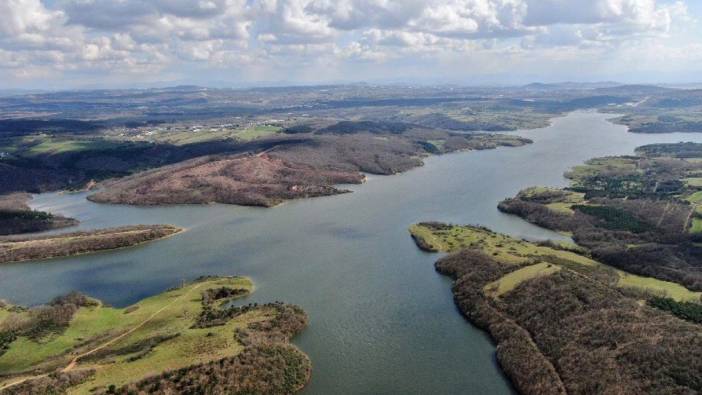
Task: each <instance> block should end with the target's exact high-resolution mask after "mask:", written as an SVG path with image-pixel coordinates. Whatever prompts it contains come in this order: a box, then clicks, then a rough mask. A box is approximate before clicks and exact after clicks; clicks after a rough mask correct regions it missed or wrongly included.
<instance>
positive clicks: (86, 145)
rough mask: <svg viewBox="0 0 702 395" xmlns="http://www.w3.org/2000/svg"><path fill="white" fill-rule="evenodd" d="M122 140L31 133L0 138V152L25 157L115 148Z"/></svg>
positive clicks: (121, 143)
mask: <svg viewBox="0 0 702 395" xmlns="http://www.w3.org/2000/svg"><path fill="white" fill-rule="evenodd" d="M123 144H124V142H120V141H112V140H105V139H100V138H84V137H83V138H81V137H74V136H66V137H56V136H46V135H32V136H24V137H13V138H7V139H0V152H7V153H10V154H15V155H21V156H26V157H32V156H38V155H49V154H63V153H68V152H79V151H89V150H102V149H111V148H117V147H119V146H120V145H123Z"/></svg>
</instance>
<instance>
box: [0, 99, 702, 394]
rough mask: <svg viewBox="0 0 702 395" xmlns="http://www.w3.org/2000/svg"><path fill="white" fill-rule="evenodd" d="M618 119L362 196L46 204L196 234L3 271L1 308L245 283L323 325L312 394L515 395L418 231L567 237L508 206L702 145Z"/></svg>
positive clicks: (314, 350) (309, 340)
mask: <svg viewBox="0 0 702 395" xmlns="http://www.w3.org/2000/svg"><path fill="white" fill-rule="evenodd" d="M607 118H608V116H607V115H603V114H598V113H593V112H575V113H572V114H569V115H568V116H566V117H562V118H557V119H554V120H553V124H552V126H550V127H548V128H544V129H538V130H531V131H519V132H516V133H517V134H519V135H522V136H525V137H529V138H531V139H533V140H534V144H531V145H528V146H525V147H520V148H500V149H497V150H488V151H478V152H464V153H456V154H450V155H444V156H438V157H431V158H428V159H427V160H426V165H425V166H423V167H421V168H417V169H414V170H411V171H409V172H407V173H404V174H400V175H396V176H388V177H384V176H370V177H369V180H368V182H367V183H366V184H364V185H359V186H353V187H352V189H353V190H354V193H350V194H345V195H340V196H333V197H325V198H317V199H308V200H300V201H294V202H289V203H286V204H284V205H281V206H279V207H276V208H272V209H264V208H250V207H237V206H226V205H211V206H175V207H157V208H137V207H129V206H113V205H99V204H94V203H91V202H88V201H87V200H85V194H59V193H52V194H42V195H38V196H36V197H35V199H34V200H33V202H32V205H33V207H34V208H36V209H41V210H47V211H52V212H57V213H61V214H64V215H67V216H71V217H74V218H77V219H79V220H80V221H81V225H80V228H81V229H94V228H101V227H109V226H117V225H127V224H139V223H171V224H175V225H179V226H182V227H186V228H187V229H188V231H187V232H185V233H182V234H179V235H177V236H175V237H172V238H169V239H166V240H162V241H158V242H154V243H151V244H147V245H144V246H139V247H136V248H132V249H125V250H120V251H114V252H108V253H101V254H94V255H86V256H81V257H75V258H69V259H55V260H50V261H44V262H31V263H20V264H10V265H2V266H1V267H0V298H5V299H9V300H11V301H13V302H16V303H20V304H38V303H42V302H46V301H48V300H49V299H51V298H52V297H55V296H57V295H60V294H64V293H66V292H68V291H70V290H79V291H81V292H83V293H86V294H89V295H91V296H95V297H97V298H100V299H102V300H104V301H106V302H107V303H110V304H113V305H117V306H124V305H128V304H130V303H133V302H136V301H138V300H139V299H141V298H143V297H146V296H150V295H153V294H156V293H159V292H162V291H164V290H165V289H167V288H169V287H172V286H174V285H177V284H179V283H180V282H181V281H183V280H190V279H194V278H196V277H198V276H201V275H217V274H224V275H246V276H250V277H251V278H253V280H254V281H255V283H256V287H257V289H256V292H255V294H254V295H252V296H251V297H250V300H251V301H257V302H267V301H274V300H282V301H285V302H289V303H295V304H298V305H300V306H302V307H303V308H304V309H305V311H307V313H308V314H309V316H310V326H309V327H308V328H307V329H306V330H305V331H304V332H303V333H302V334H301V335H300V336H298V337H297V338H295V344H297V345H298V346H299V347H300V348H301V349H302V350H303V351H304V352H305V353H307V354H308V355H309V356H310V358H311V359H312V363H313V373H312V381H311V383H310V384H309V386H308V387H307V388H306V389H305V393H306V394H351V393H353V394H383V393H402V394H412V393H424V394H429V393H431V394H456V393H480V394H488V393H489V394H500V393H510V392H511V391H512V390H511V388H510V386H509V383H508V381H507V380H506V379H505V378H504V376H503V375H502V373H501V372H500V370H499V368H498V366H497V365H496V363H495V360H494V345H493V344H492V343H491V342H490V339H489V338H488V337H487V336H486V335H485V334H484V333H483V332H481V331H479V330H477V329H475V328H473V327H472V326H471V325H470V324H469V323H468V322H466V321H465V320H464V319H463V318H462V317H461V316H460V314H458V311H457V310H456V308H455V306H454V304H453V301H452V297H451V290H450V281H449V280H448V279H447V278H444V277H442V276H440V275H439V274H437V273H436V272H435V271H434V268H433V263H434V261H435V260H436V259H437V258H438V256H437V255H434V254H427V253H423V252H421V251H419V250H418V249H417V248H416V247H415V245H414V243H413V242H412V240H411V238H410V237H409V234H408V232H407V228H408V226H409V225H411V224H413V223H415V222H418V221H425V220H437V221H445V222H452V223H466V224H480V225H485V226H488V227H490V228H492V229H493V230H496V231H499V232H505V233H509V234H511V235H514V236H517V237H523V238H528V239H546V238H559V237H561V236H559V235H557V234H554V233H552V232H549V231H546V230H543V229H540V228H538V227H535V226H532V225H530V224H527V223H525V222H523V221H521V220H520V219H517V218H515V217H511V216H507V215H504V214H501V213H500V212H498V211H497V209H496V205H497V203H498V201H499V200H501V199H503V198H505V197H508V196H512V195H514V194H515V193H516V192H517V191H519V190H520V189H522V188H524V187H527V186H532V185H549V186H563V185H565V183H566V180H565V179H564V178H563V176H562V175H563V172H564V171H566V170H567V169H568V168H570V167H571V166H573V165H577V164H579V163H581V162H583V161H585V160H587V159H589V158H592V157H596V156H604V155H618V154H631V153H633V150H634V148H635V147H637V146H639V145H643V144H649V143H655V142H678V141H697V142H702V133H700V134H664V135H642V134H632V133H627V131H626V128H625V127H622V126H617V125H614V124H612V123H609V122H608V121H607ZM74 229H75V228H73V229H71V230H74Z"/></svg>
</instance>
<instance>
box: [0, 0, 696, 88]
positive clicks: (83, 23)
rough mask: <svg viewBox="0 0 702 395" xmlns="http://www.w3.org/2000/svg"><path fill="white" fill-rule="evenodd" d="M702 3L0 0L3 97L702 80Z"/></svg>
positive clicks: (635, 0)
mask: <svg viewBox="0 0 702 395" xmlns="http://www.w3.org/2000/svg"><path fill="white" fill-rule="evenodd" d="M701 20H702V0H687V1H683V0H0V90H1V89H70V88H88V87H91V88H92V87H105V88H119V87H148V86H156V85H175V84H198V85H203V86H212V87H230V86H251V85H273V84H275V85H280V84H283V85H284V84H325V83H347V82H371V83H417V84H437V83H441V84H443V83H450V84H461V85H515V84H524V83H529V82H559V81H579V82H592V81H619V82H624V83H685V82H702V77H700V75H701V74H700V72H701V71H702V25H701V22H700V21H701Z"/></svg>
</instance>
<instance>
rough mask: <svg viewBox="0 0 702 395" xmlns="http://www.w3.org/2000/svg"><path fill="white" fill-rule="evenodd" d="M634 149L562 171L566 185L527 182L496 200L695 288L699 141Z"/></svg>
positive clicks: (698, 282)
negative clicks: (532, 185)
mask: <svg viewBox="0 0 702 395" xmlns="http://www.w3.org/2000/svg"><path fill="white" fill-rule="evenodd" d="M636 153H637V156H626V157H611V158H598V159H593V160H591V161H589V162H587V164H585V165H583V166H578V167H575V168H574V169H573V170H572V171H570V172H568V173H567V174H566V176H567V177H568V178H570V180H571V185H570V187H569V188H567V189H566V190H554V189H549V188H530V189H527V190H524V191H522V192H520V193H519V194H518V195H517V196H516V197H514V198H510V199H506V200H504V201H503V202H501V203H500V204H499V206H498V207H499V209H500V210H501V211H503V212H506V213H510V214H515V215H519V216H520V217H522V218H524V219H526V220H527V221H529V222H532V223H534V224H537V225H540V226H543V227H546V228H549V229H553V230H558V231H563V232H569V233H571V234H572V235H573V240H574V241H575V242H576V243H578V244H579V245H581V246H583V247H585V248H587V249H588V250H589V251H590V253H591V254H592V255H593V256H594V257H595V258H597V259H599V260H601V261H602V262H604V263H607V264H609V265H612V266H615V267H618V268H621V269H624V270H627V271H629V272H632V273H637V274H643V275H647V276H652V277H656V278H659V279H663V280H669V281H674V282H678V283H681V284H683V285H685V286H686V287H688V288H690V289H694V290H702V246H701V245H700V243H699V241H700V240H702V238H701V235H700V231H702V228H701V227H700V225H702V207H700V206H699V204H700V203H701V202H702V184H700V183H698V179H699V180H702V178H698V177H699V176H700V175H702V163H700V161H699V160H698V159H700V158H702V144H693V143H679V144H657V145H650V146H644V147H640V148H638V149H637V150H636Z"/></svg>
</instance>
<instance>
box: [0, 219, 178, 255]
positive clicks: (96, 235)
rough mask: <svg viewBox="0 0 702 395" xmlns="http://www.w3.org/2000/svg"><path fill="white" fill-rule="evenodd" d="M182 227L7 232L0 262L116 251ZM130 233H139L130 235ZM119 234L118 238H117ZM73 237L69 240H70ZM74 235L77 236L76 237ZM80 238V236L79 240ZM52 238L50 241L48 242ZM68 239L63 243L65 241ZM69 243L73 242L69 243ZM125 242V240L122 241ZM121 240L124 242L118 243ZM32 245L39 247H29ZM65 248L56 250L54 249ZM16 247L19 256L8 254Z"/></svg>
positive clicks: (1, 243)
mask: <svg viewBox="0 0 702 395" xmlns="http://www.w3.org/2000/svg"><path fill="white" fill-rule="evenodd" d="M185 231H186V229H185V228H181V227H178V226H174V225H133V226H123V227H118V228H106V229H97V230H92V231H82V232H72V233H60V234H55V235H54V234H52V235H47V236H38V237H33V238H30V237H22V236H20V237H17V236H9V237H6V238H4V239H0V264H10V263H20V262H29V261H47V260H52V259H59V258H69V257H75V256H82V255H89V254H95V253H99V252H109V251H117V250H122V249H126V248H132V247H137V246H140V245H143V244H146V243H150V242H154V241H158V240H163V239H166V238H169V237H172V236H175V235H177V234H180V233H183V232H185ZM137 232H139V233H144V232H163V234H158V235H154V236H151V235H149V234H146V235H143V236H144V237H143V238H139V239H137V240H129V236H130V234H129V233H137ZM132 236H141V234H139V235H132ZM120 237H121V238H120ZM72 239H73V240H72ZM76 239H77V240H76ZM81 239H84V240H81ZM52 242H54V243H53V245H52V244H51V243H52ZM101 242H105V243H117V244H118V245H116V246H106V247H105V246H87V247H84V246H81V245H80V244H81V243H87V244H90V243H101ZM67 243H69V246H68V247H66V245H65V244H67ZM70 243H72V244H74V245H73V246H71V245H70ZM125 243H127V244H125ZM122 244H125V245H122ZM33 248H35V249H38V250H39V251H31V250H32V249H33ZM60 248H63V249H66V248H68V249H69V251H56V250H57V249H60ZM18 249H25V250H27V251H25V252H24V253H22V252H20V253H19V254H21V255H20V257H18V258H17V257H16V258H13V257H12V254H13V253H14V254H17V250H18Z"/></svg>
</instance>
